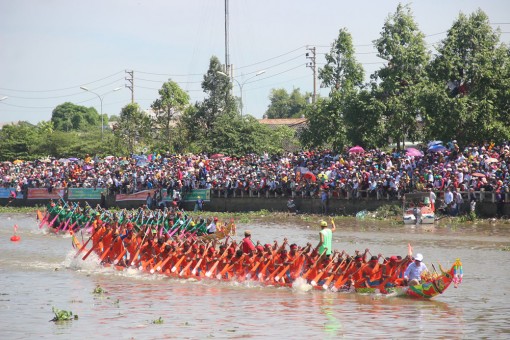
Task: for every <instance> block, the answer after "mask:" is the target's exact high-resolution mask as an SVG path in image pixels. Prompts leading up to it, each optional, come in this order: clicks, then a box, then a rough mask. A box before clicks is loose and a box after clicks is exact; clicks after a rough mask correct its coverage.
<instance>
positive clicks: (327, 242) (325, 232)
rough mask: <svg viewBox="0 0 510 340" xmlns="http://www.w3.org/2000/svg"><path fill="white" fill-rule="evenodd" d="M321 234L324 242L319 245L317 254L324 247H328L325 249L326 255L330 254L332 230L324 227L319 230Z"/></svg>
mask: <svg viewBox="0 0 510 340" xmlns="http://www.w3.org/2000/svg"><path fill="white" fill-rule="evenodd" d="M320 233H321V234H322V237H323V238H324V242H323V243H322V245H321V246H320V247H319V254H322V252H323V251H324V249H326V248H328V250H326V255H331V247H332V242H331V241H332V239H333V232H332V231H331V229H329V228H324V229H322V230H321V231H320Z"/></svg>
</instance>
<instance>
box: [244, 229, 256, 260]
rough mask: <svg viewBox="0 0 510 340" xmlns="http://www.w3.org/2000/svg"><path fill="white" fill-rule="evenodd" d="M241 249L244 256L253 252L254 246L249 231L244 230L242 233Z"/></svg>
mask: <svg viewBox="0 0 510 340" xmlns="http://www.w3.org/2000/svg"><path fill="white" fill-rule="evenodd" d="M241 249H242V250H243V253H244V254H252V253H254V252H255V245H254V244H253V242H252V240H251V231H249V230H246V231H245V232H244V238H243V243H242V245H241Z"/></svg>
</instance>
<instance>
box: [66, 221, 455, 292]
mask: <svg viewBox="0 0 510 340" xmlns="http://www.w3.org/2000/svg"><path fill="white" fill-rule="evenodd" d="M149 231H150V228H147V229H146V231H143V230H141V231H140V232H138V233H137V234H136V235H135V234H133V235H130V236H126V237H124V238H122V237H121V236H119V235H118V234H115V232H113V233H112V232H111V231H109V230H106V229H104V228H97V229H96V230H95V231H94V232H93V234H92V236H91V237H90V238H89V240H87V242H85V243H84V244H82V243H81V242H80V241H79V240H78V237H76V235H75V234H74V233H72V232H71V234H72V243H73V247H74V248H75V249H76V255H75V257H76V258H78V257H81V259H82V260H87V258H88V257H89V255H91V254H95V256H97V258H98V259H99V262H100V263H101V265H103V266H105V267H113V268H115V269H116V270H126V269H128V268H130V269H133V268H135V269H137V270H140V271H141V272H145V273H148V274H152V275H166V276H169V277H175V278H187V279H195V280H221V281H237V282H244V281H251V282H257V283H260V284H262V285H270V286H285V287H292V286H296V285H309V286H310V288H313V289H319V290H330V291H334V292H336V291H340V292H357V293H365V294H376V293H377V294H379V293H382V294H387V296H409V297H413V298H420V299H430V298H433V297H435V296H437V295H439V294H442V293H443V292H444V291H445V290H446V289H447V288H448V287H449V286H450V285H451V283H454V285H455V287H456V288H457V286H458V284H460V282H461V281H462V275H463V273H462V263H461V262H460V260H458V259H457V260H456V262H455V263H454V264H453V265H452V267H451V268H450V269H449V270H444V269H443V268H442V267H441V266H440V269H441V273H436V274H434V275H431V274H430V273H427V274H426V275H424V276H422V283H421V284H419V285H415V286H404V285H402V274H403V271H404V269H405V268H406V266H407V264H408V263H410V262H412V258H411V257H409V258H408V257H406V258H404V259H400V260H399V262H397V260H395V261H393V260H394V259H395V258H396V257H395V256H393V257H391V258H390V259H383V262H382V263H379V262H378V263H377V264H375V266H374V265H373V264H372V267H370V263H369V262H370V261H374V259H373V257H372V259H371V260H370V261H366V262H365V261H360V260H359V258H360V257H362V256H360V255H357V256H356V257H352V256H348V255H347V254H345V252H342V253H341V254H340V256H338V255H339V253H335V254H334V255H333V256H332V258H331V259H328V258H327V257H325V256H324V255H325V253H323V254H318V253H317V251H316V250H314V249H311V246H310V244H308V245H307V246H305V247H297V246H296V245H295V244H293V245H291V246H290V252H287V250H286V245H287V240H285V241H284V242H283V243H282V244H281V245H280V246H278V244H277V243H276V241H275V244H274V245H270V244H266V245H264V246H262V245H258V246H257V247H256V248H255V250H254V251H250V252H248V253H245V252H243V251H242V249H243V244H242V243H241V242H240V243H237V242H236V241H232V240H230V241H229V240H228V236H227V239H226V240H225V241H224V242H222V243H221V244H220V243H218V241H217V240H214V239H208V240H204V239H199V238H197V237H195V236H187V237H180V238H179V237H177V238H169V239H166V240H165V239H164V238H158V237H154V236H153V235H154V233H152V232H149ZM89 243H90V245H89ZM365 255H366V254H365ZM335 257H336V259H335ZM96 261H97V259H96ZM378 261H379V259H378ZM377 266H380V268H379V267H377ZM383 267H384V269H383ZM367 268H374V269H376V270H375V271H373V273H375V276H373V277H371V278H370V279H368V278H367V279H365V278H364V277H363V275H360V274H364V273H366V272H368V273H370V269H369V270H367ZM388 268H389V269H388ZM381 272H386V273H388V275H386V276H382V275H381ZM376 276H378V277H379V280H376V279H375V278H376ZM371 279H374V280H371Z"/></svg>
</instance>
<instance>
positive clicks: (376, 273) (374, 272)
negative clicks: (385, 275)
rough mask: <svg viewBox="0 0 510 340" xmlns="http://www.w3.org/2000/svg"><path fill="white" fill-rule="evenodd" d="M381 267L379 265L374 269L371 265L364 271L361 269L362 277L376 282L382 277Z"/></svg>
mask: <svg viewBox="0 0 510 340" xmlns="http://www.w3.org/2000/svg"><path fill="white" fill-rule="evenodd" d="M379 269H380V266H379V263H377V264H376V265H375V266H374V267H372V266H370V265H366V266H365V267H364V268H363V269H361V271H362V272H363V273H362V275H361V276H362V277H365V276H368V278H369V279H370V281H374V280H376V279H378V278H380V277H381V271H380V270H379Z"/></svg>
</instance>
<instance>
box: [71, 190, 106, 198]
mask: <svg viewBox="0 0 510 340" xmlns="http://www.w3.org/2000/svg"><path fill="white" fill-rule="evenodd" d="M104 191H105V189H103V188H97V189H94V188H69V189H68V190H67V198H68V199H70V200H99V199H101V193H102V192H104Z"/></svg>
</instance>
